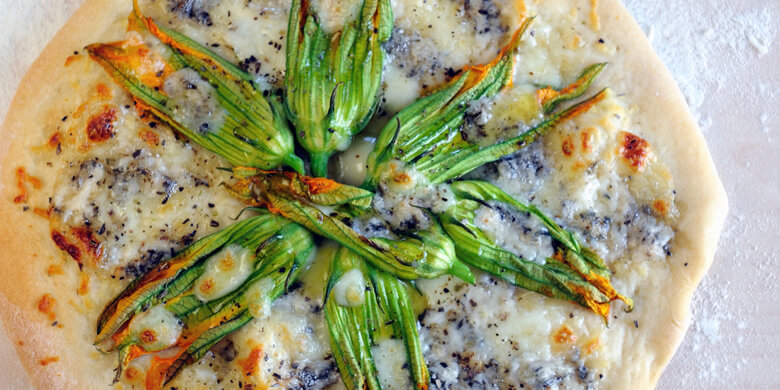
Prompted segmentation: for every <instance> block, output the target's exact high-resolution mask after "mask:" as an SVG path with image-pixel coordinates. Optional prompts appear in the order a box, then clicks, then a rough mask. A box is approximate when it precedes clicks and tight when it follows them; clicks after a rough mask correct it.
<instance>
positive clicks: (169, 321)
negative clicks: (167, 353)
mask: <svg viewBox="0 0 780 390" xmlns="http://www.w3.org/2000/svg"><path fill="white" fill-rule="evenodd" d="M181 330H182V323H181V321H179V319H178V318H176V316H175V315H173V313H171V312H169V311H168V310H166V309H165V305H157V306H154V307H152V308H151V309H148V310H146V311H145V312H142V313H140V314H137V315H136V316H135V317H133V320H132V321H130V332H132V333H133V334H135V335H136V337H138V341H140V345H141V347H143V349H145V350H146V351H150V352H151V351H161V350H163V349H165V348H168V347H170V346H172V345H173V344H176V340H178V339H179V335H180V334H181Z"/></svg>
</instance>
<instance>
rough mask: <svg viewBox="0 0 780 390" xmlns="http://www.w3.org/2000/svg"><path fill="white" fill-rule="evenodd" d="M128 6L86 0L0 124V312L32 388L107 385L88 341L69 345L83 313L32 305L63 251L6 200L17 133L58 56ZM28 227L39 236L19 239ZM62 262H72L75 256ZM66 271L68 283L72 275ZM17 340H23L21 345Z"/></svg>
mask: <svg viewBox="0 0 780 390" xmlns="http://www.w3.org/2000/svg"><path fill="white" fill-rule="evenodd" d="M130 7H131V4H130V3H129V2H127V1H124V0H87V1H85V2H84V3H83V4H82V5H81V6H80V7H79V8H78V10H77V11H76V12H75V13H74V14H73V16H72V17H71V18H70V19H69V20H68V21H67V22H66V23H65V24H64V25H63V26H62V28H60V30H59V31H58V32H57V33H56V34H55V36H54V37H53V38H52V40H51V41H50V42H49V43H48V44H47V45H46V47H45V48H44V49H43V51H42V52H41V54H40V55H39V56H38V58H37V59H36V60H35V61H34V62H33V64H32V65H31V67H30V69H29V70H28V71H27V73H26V74H25V75H24V77H23V78H22V80H21V81H20V83H19V88H18V90H17V91H16V94H15V95H14V97H13V99H12V101H11V104H10V106H9V109H8V113H7V115H6V118H5V121H4V122H3V125H2V128H0V132H1V133H0V134H2V135H3V137H4V138H5V139H6V142H4V143H2V145H0V220H2V221H14V223H5V224H2V226H0V246H1V247H2V248H4V249H5V250H4V253H3V255H2V256H0V269H2V270H3V272H4V274H5V277H6V278H8V279H7V281H6V282H5V283H2V284H0V292H2V294H0V316H1V317H2V320H3V325H4V327H5V329H6V332H7V334H8V338H9V340H10V342H11V343H12V344H13V345H14V347H15V348H16V352H17V355H18V356H19V360H20V361H21V363H22V366H23V367H24V368H25V370H26V371H27V374H28V377H29V379H30V382H31V383H32V385H33V386H34V387H35V388H46V389H90V388H106V387H109V386H110V383H111V381H110V377H111V372H108V373H106V375H100V376H95V375H94V371H93V370H94V367H92V366H91V364H90V363H91V362H92V361H94V359H91V358H90V354H91V353H94V352H95V350H94V348H92V347H91V346H86V348H81V349H79V348H74V346H73V345H69V344H68V342H67V341H68V340H72V339H73V337H76V336H78V335H79V329H75V327H77V326H78V325H80V324H82V325H86V323H87V322H88V321H86V319H85V318H79V316H78V315H75V314H74V312H73V311H72V310H70V311H63V310H60V311H59V312H58V313H57V319H58V321H61V322H64V323H66V324H68V325H66V326H65V327H64V328H62V329H59V328H56V327H53V326H51V324H50V323H51V321H50V320H49V319H48V318H47V317H46V316H45V315H43V314H42V313H41V312H39V311H38V309H37V302H38V300H39V299H40V297H41V296H42V295H43V294H44V293H47V292H53V288H54V287H55V286H51V285H41V283H37V282H40V281H42V280H44V279H43V278H44V276H43V275H41V274H40V273H42V272H43V270H44V268H43V267H44V266H45V264H47V262H50V261H51V260H50V259H58V258H60V257H61V256H62V255H61V254H60V253H58V252H59V251H58V250H57V249H56V248H55V247H54V245H52V243H51V242H50V240H49V239H48V236H49V226H48V223H47V222H46V221H45V220H44V219H43V218H41V217H38V216H35V215H34V214H33V213H31V212H27V213H24V212H22V211H21V205H18V204H14V203H13V202H12V199H13V197H14V196H15V195H16V191H17V189H16V178H15V175H14V170H15V168H16V164H15V162H17V161H20V159H22V160H21V161H25V160H24V159H23V156H24V154H25V148H26V147H27V146H29V145H25V139H24V137H23V135H24V134H25V133H26V131H28V130H30V128H31V126H30V125H29V123H35V121H34V118H36V116H37V110H36V108H37V107H40V103H39V101H40V99H39V97H40V96H41V93H40V92H41V91H45V90H46V87H47V85H49V84H50V83H51V82H52V81H53V80H54V79H56V78H57V76H58V75H59V74H62V73H63V72H64V71H65V70H64V66H63V64H64V61H65V59H66V58H67V57H68V56H69V55H70V54H71V53H72V51H73V50H79V51H80V50H81V49H82V48H83V46H81V44H83V43H85V42H91V41H95V40H97V39H98V38H99V37H100V36H101V35H104V33H105V31H106V27H107V26H106V24H107V23H105V22H106V21H108V20H114V19H112V18H116V17H119V16H121V17H125V16H126V15H128V14H129V12H130ZM101 23H103V24H101ZM27 234H31V235H33V237H42V239H41V240H39V241H35V240H24V239H21V240H20V239H19V238H20V237H24V236H25V235H27ZM27 259H29V260H27ZM33 259H34V260H33ZM20 260H21V261H20ZM71 263H73V262H72V261H71ZM69 265H72V266H74V267H75V264H69ZM70 276H73V275H68V272H67V270H66V275H65V276H64V277H66V278H67V277H70ZM71 279H72V281H73V282H74V283H75V280H76V279H75V278H71ZM8 281H12V283H9V282H8ZM63 295H64V298H60V299H58V296H57V295H54V296H55V299H56V300H57V304H58V305H59V306H60V307H62V306H65V305H67V306H68V307H72V305H73V303H71V302H68V301H72V299H70V298H74V297H75V296H76V295H75V293H74V292H71V293H70V294H69V295H67V294H65V293H63ZM93 328H94V325H90V326H89V329H90V330H91V329H93ZM82 331H83V329H82ZM63 335H64V337H63ZM20 340H21V341H23V343H24V344H23V345H20V343H19V341H20ZM52 356H56V357H58V358H59V360H58V361H55V362H52V363H50V364H47V365H42V364H41V360H42V359H45V358H47V357H52ZM87 359H88V360H87Z"/></svg>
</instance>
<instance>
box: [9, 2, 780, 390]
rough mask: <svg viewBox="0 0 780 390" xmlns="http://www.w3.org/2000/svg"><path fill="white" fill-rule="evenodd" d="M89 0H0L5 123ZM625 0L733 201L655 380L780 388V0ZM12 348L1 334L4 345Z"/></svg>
mask: <svg viewBox="0 0 780 390" xmlns="http://www.w3.org/2000/svg"><path fill="white" fill-rule="evenodd" d="M82 1H83V0H35V1H21V0H0V5H2V7H0V9H2V10H3V12H0V36H2V37H3V38H2V39H0V52H2V53H5V55H3V56H0V80H3V87H2V90H0V123H2V118H4V116H5V112H6V110H7V107H8V104H9V102H10V99H11V97H12V95H13V91H15V90H16V88H17V85H18V83H19V80H20V79H21V77H22V75H23V74H24V72H25V71H26V69H27V68H28V67H29V65H30V64H31V63H32V61H33V60H35V58H36V56H37V55H38V53H39V52H40V51H41V50H42V49H43V47H44V46H45V44H46V42H47V41H48V39H50V37H51V36H53V35H54V33H56V31H57V30H58V29H59V27H60V26H61V25H62V24H63V23H65V21H66V20H67V18H68V17H69V16H70V15H71V14H72V13H73V12H74V11H75V10H76V8H77V7H78V5H79V4H81V2H82ZM583 1H584V0H583ZM624 1H625V3H626V4H627V6H628V8H629V9H630V10H631V12H632V13H633V14H634V16H635V18H636V19H637V20H638V22H639V24H640V26H642V28H643V30H644V31H645V32H646V33H647V34H648V36H649V37H650V38H651V39H652V42H653V46H654V47H655V48H656V50H657V51H658V52H659V54H660V55H661V58H662V59H663V60H664V62H665V63H666V64H667V66H668V67H669V68H670V70H671V72H672V74H673V75H674V77H675V78H676V79H677V81H678V83H679V84H680V86H681V89H682V90H683V94H684V95H685V96H686V98H687V99H688V103H689V105H690V106H691V109H692V111H693V113H694V115H695V116H696V117H697V119H698V122H699V124H700V126H701V127H702V131H703V132H704V135H705V137H706V138H707V141H708V143H709V146H710V150H711V152H712V155H713V158H714V160H715V164H716V165H717V168H718V172H719V173H720V176H721V179H722V180H723V184H724V186H725V188H726V191H727V192H728V195H729V204H730V213H729V217H728V219H727V221H726V225H725V229H724V233H723V235H722V237H721V241H720V248H719V250H718V252H717V254H716V257H715V263H714V264H713V267H712V269H711V270H710V273H709V274H708V275H707V276H706V277H705V279H704V281H703V283H702V285H701V286H700V287H699V289H698V290H697V291H696V294H695V296H694V301H693V314H694V317H693V322H692V324H691V329H690V330H689V332H688V334H687V336H686V338H685V340H684V341H683V344H682V346H681V347H680V350H679V351H678V353H677V354H676V355H675V357H674V358H673V359H672V363H671V365H670V366H669V368H668V369H667V371H666V372H665V373H664V374H663V376H662V378H661V382H660V384H659V386H658V387H659V389H715V388H735V387H736V388H780V368H779V367H780V365H779V364H778V363H780V351H779V350H780V305H778V304H777V303H776V302H775V301H774V299H776V297H778V296H780V283H778V280H777V277H778V276H780V275H778V274H777V272H778V271H780V268H778V267H779V266H780V234H779V233H778V230H780V99H779V98H778V95H777V91H778V90H780V30H778V27H777V26H780V1H778V0H743V1H737V2H734V1H730V0H665V1H646V0H624ZM30 31H34V33H31V32H30ZM11 349H12V346H11V344H10V342H9V341H8V340H7V338H6V337H5V336H4V332H1V331H0V351H9V350H11ZM0 372H2V373H3V384H2V386H0V387H3V388H8V389H23V388H28V387H29V382H27V380H26V377H25V375H24V372H23V370H22V368H21V366H20V364H19V363H18V361H16V357H15V355H13V354H0Z"/></svg>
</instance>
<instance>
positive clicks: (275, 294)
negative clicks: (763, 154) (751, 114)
mask: <svg viewBox="0 0 780 390" xmlns="http://www.w3.org/2000/svg"><path fill="white" fill-rule="evenodd" d="M21 85H22V86H23V87H22V88H20V90H19V91H18V92H17V95H16V97H15V98H14V101H13V103H12V105H11V107H10V110H9V115H8V118H7V120H6V122H5V124H4V126H3V130H2V131H3V136H4V138H5V139H6V142H4V143H3V144H2V146H1V147H0V161H2V162H3V163H2V165H0V166H1V167H2V173H1V175H2V187H0V188H2V196H0V202H3V203H2V204H3V206H2V208H1V210H2V213H3V220H4V221H6V223H5V224H3V226H2V229H3V232H2V233H3V234H1V235H0V240H2V246H3V248H5V251H4V254H3V255H2V256H0V259H1V260H0V268H1V269H2V271H3V273H4V274H5V275H6V282H4V283H2V284H0V292H1V294H0V297H2V305H0V307H2V310H0V312H2V316H3V321H4V323H5V325H6V328H7V329H8V334H9V337H10V338H11V340H12V342H13V343H14V345H15V346H16V349H17V352H18V354H19V358H20V360H21V361H22V363H23V365H24V366H25V368H26V369H27V371H28V373H29V375H30V378H31V380H32V383H33V384H34V385H35V386H36V387H39V388H79V389H82V388H110V387H113V388H123V389H124V388H128V389H130V388H148V389H156V388H175V389H184V388H187V389H190V388H249V389H258V388H274V387H276V388H301V389H310V388H311V389H316V388H340V387H346V388H349V389H353V388H371V389H378V388H388V389H392V388H418V389H425V388H437V389H459V388H486V389H488V388H489V389H493V388H496V389H519V388H535V389H536V388H539V389H555V388H566V389H568V388H588V389H593V388H650V387H653V386H654V385H655V383H656V381H657V380H658V378H659V376H660V374H661V372H662V370H663V368H664V366H665V365H666V364H667V363H668V361H669V360H670V359H671V356H672V354H673V353H674V351H675V349H676V347H677V345H678V344H679V342H680V341H681V339H682V337H683V334H684V333H685V330H686V329H687V326H688V322H689V317H690V313H689V308H688V306H689V303H690V299H691V295H692V293H693V290H694V289H695V287H696V285H697V284H698V282H699V280H700V279H701V277H702V276H703V274H704V273H705V272H706V270H707V268H708V267H709V264H710V262H711V260H712V257H713V252H714V250H715V246H716V242H717V238H718V235H719V232H720V228H721V225H722V223H723V220H724V217H725V213H726V199H725V194H724V191H723V189H722V186H721V184H720V181H719V179H718V177H717V173H716V172H715V170H714V166H713V164H712V161H711V158H710V156H709V153H708V151H707V148H706V144H705V142H704V139H703V137H702V135H701V134H700V132H699V131H698V129H697V127H696V125H695V124H694V121H693V120H692V119H691V116H690V113H689V112H688V110H687V107H686V105H685V103H684V99H683V98H682V96H681V94H680V92H679V90H678V89H677V87H676V86H675V84H674V83H673V81H672V79H671V76H670V75H669V74H668V72H666V71H665V70H664V67H663V65H662V64H661V62H660V60H659V59H658V58H657V57H656V56H655V55H654V54H653V52H652V49H651V48H650V45H649V44H648V42H647V41H646V39H645V38H644V35H643V34H642V32H641V31H640V30H639V28H638V27H637V26H636V25H635V23H634V22H633V20H632V19H631V17H630V15H629V14H628V13H627V11H626V10H625V8H624V7H623V6H622V5H621V4H620V3H619V2H618V1H612V0H602V1H590V2H585V1H574V0H554V1H545V2H539V1H523V0H519V1H501V0H483V1H481V2H471V1H463V2H461V1H451V0H420V1H418V0H397V1H392V2H391V1H389V0H364V1H350V2H340V1H331V0H321V1H317V2H309V1H305V0H293V1H290V2H287V1H278V0H261V1H237V0H236V1H233V0H224V1H177V0H167V1H161V0H149V1H129V0H110V1H97V0H94V1H93V0H88V1H86V3H85V4H84V5H83V6H82V8H81V9H80V10H79V11H78V12H77V13H76V14H75V15H74V17H73V18H72V20H71V21H69V22H68V24H67V25H66V26H65V27H64V28H63V30H62V31H61V32H60V33H59V34H58V35H57V36H56V37H55V38H54V40H53V41H52V42H51V43H50V44H49V46H48V47H47V48H46V49H45V51H44V52H43V53H42V54H41V57H40V58H39V59H38V60H37V61H36V63H35V64H34V65H33V67H32V68H31V70H30V71H29V73H28V74H27V75H26V76H25V78H24V80H23V81H22V84H21Z"/></svg>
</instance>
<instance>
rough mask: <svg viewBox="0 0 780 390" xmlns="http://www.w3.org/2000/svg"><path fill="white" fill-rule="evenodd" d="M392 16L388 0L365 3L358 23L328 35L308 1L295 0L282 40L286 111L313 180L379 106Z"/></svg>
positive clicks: (326, 169)
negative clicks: (307, 157)
mask: <svg viewBox="0 0 780 390" xmlns="http://www.w3.org/2000/svg"><path fill="white" fill-rule="evenodd" d="M392 29H393V14H392V10H391V8H390V3H389V1H388V0H364V1H363V5H362V7H361V11H360V15H359V16H358V18H357V20H355V21H353V22H351V23H349V24H347V25H346V26H344V28H343V29H342V30H341V31H339V32H337V33H335V34H332V35H327V34H326V33H325V31H324V30H323V29H322V27H321V26H320V24H319V21H318V19H317V17H316V16H315V15H313V14H311V10H310V4H309V2H308V1H307V0H294V1H293V3H292V7H291V10H290V19H289V23H288V29H287V31H288V32H289V36H288V38H287V73H286V75H285V78H284V82H285V107H286V109H287V114H288V117H289V119H290V121H291V122H292V123H293V124H294V125H295V128H296V136H297V138H298V142H299V143H300V144H301V146H303V148H304V149H306V150H307V151H308V152H309V153H310V155H311V169H312V173H313V174H314V176H318V177H327V173H328V159H329V158H330V156H331V155H332V154H333V153H334V152H336V151H339V150H344V149H346V148H347V147H348V146H349V144H350V142H351V140H352V136H354V135H355V134H357V133H358V132H360V131H361V130H363V128H364V127H365V125H366V124H367V123H368V121H369V119H370V118H371V115H373V113H374V111H375V110H376V107H377V105H378V103H379V99H378V96H379V89H380V86H381V79H382V66H383V62H384V57H385V54H384V50H383V49H382V46H381V44H382V42H385V41H386V40H388V39H389V38H390V34H391V33H392Z"/></svg>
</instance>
